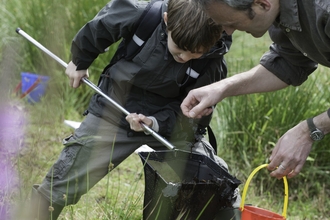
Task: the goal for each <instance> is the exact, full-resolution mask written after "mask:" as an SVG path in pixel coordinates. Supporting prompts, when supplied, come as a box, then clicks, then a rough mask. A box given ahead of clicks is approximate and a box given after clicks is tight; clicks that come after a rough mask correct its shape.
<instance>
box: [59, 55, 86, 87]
mask: <svg viewBox="0 0 330 220" xmlns="http://www.w3.org/2000/svg"><path fill="white" fill-rule="evenodd" d="M65 74H66V75H68V77H69V79H70V82H69V83H70V86H71V87H73V88H78V87H79V86H80V84H81V82H82V81H81V79H82V78H84V77H87V78H88V77H89V74H88V70H78V71H77V66H76V65H75V64H74V63H73V62H72V61H70V63H69V64H68V67H67V68H66V70H65Z"/></svg>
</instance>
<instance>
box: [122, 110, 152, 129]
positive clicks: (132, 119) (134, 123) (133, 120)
mask: <svg viewBox="0 0 330 220" xmlns="http://www.w3.org/2000/svg"><path fill="white" fill-rule="evenodd" d="M126 121H128V123H129V124H130V128H131V129H132V130H133V131H144V130H143V128H142V125H141V123H143V124H145V125H147V126H148V127H149V128H151V127H152V123H153V122H152V120H151V119H150V118H148V117H147V116H145V115H142V114H136V113H131V114H128V115H127V116H126Z"/></svg>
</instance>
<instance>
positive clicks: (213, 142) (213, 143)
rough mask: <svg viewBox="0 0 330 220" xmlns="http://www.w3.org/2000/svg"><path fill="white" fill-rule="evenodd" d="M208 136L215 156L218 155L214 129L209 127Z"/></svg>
mask: <svg viewBox="0 0 330 220" xmlns="http://www.w3.org/2000/svg"><path fill="white" fill-rule="evenodd" d="M207 134H208V136H209V142H210V144H211V146H212V147H213V149H214V151H215V154H217V153H218V149H217V139H216V137H215V135H214V133H213V131H212V128H211V127H210V125H209V126H207Z"/></svg>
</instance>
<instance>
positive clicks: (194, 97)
mask: <svg viewBox="0 0 330 220" xmlns="http://www.w3.org/2000/svg"><path fill="white" fill-rule="evenodd" d="M215 92H216V84H211V85H208V86H204V87H201V88H198V89H194V90H191V91H190V92H189V93H188V95H187V97H186V98H185V99H184V100H183V102H182V103H181V110H182V113H183V114H184V115H185V116H187V117H189V118H201V117H202V116H205V115H209V114H211V113H212V111H213V107H212V106H213V105H215V104H216V103H217V102H219V98H218V97H217V94H215Z"/></svg>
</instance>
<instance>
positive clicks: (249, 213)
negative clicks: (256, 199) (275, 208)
mask: <svg viewBox="0 0 330 220" xmlns="http://www.w3.org/2000/svg"><path fill="white" fill-rule="evenodd" d="M267 166H268V164H263V165H260V166H258V167H257V168H255V169H254V170H253V172H252V173H251V174H250V176H249V177H248V179H247V181H246V183H245V185H244V189H243V193H242V200H241V205H240V210H241V212H242V213H241V214H242V215H241V220H283V219H286V212H287V208H288V200H289V195H288V194H289V189H288V181H287V179H286V176H284V177H283V181H284V205H283V212H282V215H279V214H277V213H275V212H272V211H269V210H266V209H263V208H259V207H255V206H250V205H244V203H245V197H246V192H247V189H248V186H249V184H250V182H251V179H252V178H253V176H254V175H255V174H256V173H257V172H258V171H259V170H260V169H262V168H265V167H267Z"/></svg>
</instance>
